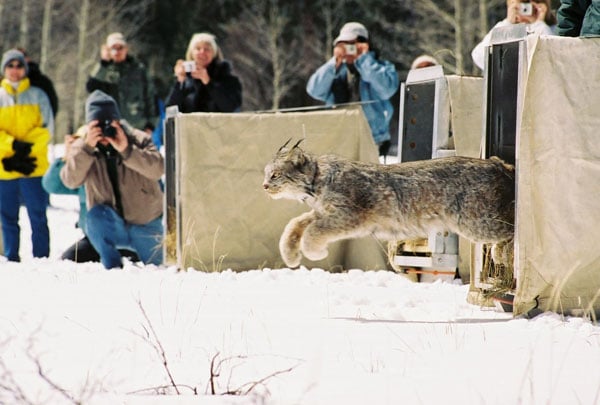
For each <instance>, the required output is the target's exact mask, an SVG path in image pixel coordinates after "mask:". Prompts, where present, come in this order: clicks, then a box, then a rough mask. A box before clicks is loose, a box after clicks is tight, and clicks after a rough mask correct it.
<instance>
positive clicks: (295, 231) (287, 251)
mask: <svg viewBox="0 0 600 405" xmlns="http://www.w3.org/2000/svg"><path fill="white" fill-rule="evenodd" d="M314 220H315V215H314V211H310V212H306V213H304V214H302V215H300V216H298V217H296V218H293V219H292V220H290V222H288V224H287V225H286V226H285V229H284V230H283V233H282V234H281V238H280V239H279V252H280V253H281V258H282V259H283V261H284V262H285V264H286V265H287V266H288V267H290V268H294V267H298V266H299V265H300V260H302V253H301V252H300V241H301V240H302V235H303V234H304V231H305V230H306V227H307V226H308V225H310V224H311V223H312V222H313V221H314Z"/></svg>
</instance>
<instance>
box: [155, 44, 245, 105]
mask: <svg viewBox="0 0 600 405" xmlns="http://www.w3.org/2000/svg"><path fill="white" fill-rule="evenodd" d="M173 71H174V72H175V77H176V78H177V80H176V82H175V84H174V85H173V87H172V89H171V93H170V94H169V97H167V102H166V105H167V106H171V105H177V106H178V107H179V111H181V112H183V113H189V112H226V113H229V112H237V111H240V107H241V105H242V85H241V83H240V80H239V79H238V78H237V77H236V76H234V75H233V74H232V73H231V64H230V63H229V62H228V61H226V60H224V59H223V54H222V53H221V49H220V48H219V46H218V45H217V41H216V39H215V36H214V35H212V34H209V33H207V32H202V33H197V34H194V35H193V36H192V39H191V40H190V43H189V45H188V48H187V52H186V54H185V61H184V60H182V59H179V60H177V62H176V63H175V67H174V68H173Z"/></svg>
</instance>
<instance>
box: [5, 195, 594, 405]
mask: <svg viewBox="0 0 600 405" xmlns="http://www.w3.org/2000/svg"><path fill="white" fill-rule="evenodd" d="M51 200H52V207H51V208H50V209H49V222H50V227H51V232H52V248H51V257H50V258H49V259H43V260H39V259H33V258H31V254H30V250H31V249H30V242H29V230H28V227H29V225H28V223H27V220H26V218H27V216H26V214H25V212H24V211H23V212H22V214H21V216H22V222H23V232H22V239H23V243H22V245H23V246H22V257H23V262H22V263H18V264H15V263H8V262H6V261H5V260H2V259H1V258H0V403H3V404H4V403H6V404H15V403H17V404H61V403H65V404H73V403H84V404H92V405H96V404H144V405H146V404H285V405H288V404H311V405H312V404H317V405H318V404H323V405H325V404H327V405H329V404H345V405H353V404H357V405H358V404H361V405H363V404H459V403H460V404H598V403H600V328H599V327H598V326H595V325H593V324H591V323H590V322H588V321H586V320H583V319H579V318H563V317H560V316H558V315H555V314H543V315H541V316H539V317H537V318H534V319H531V320H526V319H513V318H512V316H511V314H505V313H499V312H496V311H495V310H494V309H489V308H480V307H477V306H473V305H469V304H468V303H467V302H466V295H467V290H468V286H464V285H460V284H451V283H442V282H435V283H429V284H426V283H422V284H417V283H412V282H410V281H408V280H407V279H405V278H404V277H403V276H401V275H398V274H395V273H392V272H387V271H372V272H364V271H361V270H352V271H349V272H347V273H342V274H330V273H327V272H325V271H323V270H320V269H305V268H302V269H299V270H290V269H263V270H254V271H247V272H241V273H235V272H232V271H224V272H222V273H202V272H198V271H194V270H193V269H189V270H188V271H183V272H177V271H176V269H175V268H168V267H160V268H157V267H155V266H145V267H144V266H142V265H140V264H133V263H128V264H127V265H126V266H125V268H124V269H123V270H121V271H106V270H104V269H103V268H102V266H101V265H100V264H99V263H88V264H75V263H71V262H63V261H60V260H58V257H59V256H60V253H61V252H62V251H63V250H64V249H65V248H66V247H68V246H69V245H70V244H71V243H73V242H74V241H75V240H77V239H78V238H79V237H80V233H79V230H77V229H75V227H74V223H75V221H76V219H77V207H78V203H77V199H76V197H74V196H52V197H51ZM177 391H178V392H179V393H180V394H181V395H177ZM213 392H214V393H215V394H219V395H210V394H211V393H213ZM225 393H238V394H239V393H242V394H246V395H242V396H239V395H233V394H231V395H220V394H225ZM161 394H166V395H161Z"/></svg>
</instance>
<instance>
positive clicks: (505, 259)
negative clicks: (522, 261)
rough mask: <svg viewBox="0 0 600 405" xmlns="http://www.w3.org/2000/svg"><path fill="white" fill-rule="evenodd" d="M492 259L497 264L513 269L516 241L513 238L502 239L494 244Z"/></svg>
mask: <svg viewBox="0 0 600 405" xmlns="http://www.w3.org/2000/svg"><path fill="white" fill-rule="evenodd" d="M492 260H493V261H494V264H496V265H499V264H501V265H504V268H506V269H510V270H512V269H513V267H514V260H515V254H514V241H513V240H512V239H510V240H507V241H502V242H498V243H496V244H494V246H492Z"/></svg>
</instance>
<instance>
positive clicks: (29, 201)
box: [0, 177, 50, 262]
mask: <svg viewBox="0 0 600 405" xmlns="http://www.w3.org/2000/svg"><path fill="white" fill-rule="evenodd" d="M21 200H23V202H24V203H25V207H26V208H27V215H28V216H29V223H30V224H31V244H32V247H33V257H48V256H49V254H50V231H49V230H48V220H47V218H46V208H47V207H48V201H49V197H48V193H46V191H45V190H44V188H43V187H42V178H41V177H23V178H20V179H14V180H0V219H1V220H2V238H3V242H4V255H5V256H6V257H7V258H8V260H10V261H13V262H18V261H21V258H20V257H19V246H20V237H21V228H20V227H19V209H20V205H21V204H20V201H21Z"/></svg>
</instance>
